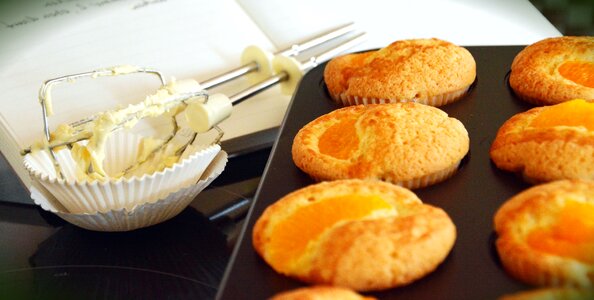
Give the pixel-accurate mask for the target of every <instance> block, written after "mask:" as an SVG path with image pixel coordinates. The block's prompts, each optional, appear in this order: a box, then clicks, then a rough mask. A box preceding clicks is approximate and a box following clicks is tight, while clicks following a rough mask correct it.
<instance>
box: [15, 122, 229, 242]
mask: <svg viewBox="0 0 594 300" xmlns="http://www.w3.org/2000/svg"><path fill="white" fill-rule="evenodd" d="M140 139H141V138H140V137H138V136H135V135H133V134H130V133H126V132H121V133H118V134H116V135H114V136H113V137H112V138H110V139H109V140H108V141H107V144H106V159H105V169H106V170H111V172H115V173H117V172H119V171H121V170H124V169H125V168H126V167H128V166H130V165H131V164H132V163H133V162H134V160H135V158H136V155H137V151H138V150H137V148H138V147H137V145H138V143H139V141H140ZM187 150H190V151H186V153H184V154H183V155H182V157H180V161H179V162H178V163H176V164H174V165H173V166H171V167H169V168H166V169H164V170H162V171H159V172H155V173H153V174H145V175H143V176H142V177H132V178H129V179H126V178H119V179H110V180H107V181H96V180H95V181H77V180H76V179H75V169H76V166H75V164H76V162H75V161H74V160H73V159H72V156H71V153H70V150H69V149H63V150H60V151H57V152H56V159H57V161H58V162H59V163H60V166H61V167H62V172H63V174H64V179H58V177H57V176H56V170H55V168H54V166H53V163H52V160H51V159H50V156H49V152H48V151H37V152H34V153H32V154H28V155H27V156H25V160H24V163H25V167H26V169H27V170H28V172H29V174H30V175H31V176H32V178H33V179H34V183H35V184H34V189H33V192H32V198H33V199H34V200H35V202H36V203H37V204H39V205H41V206H42V208H44V209H45V210H49V211H52V212H54V213H57V214H58V215H59V216H60V217H62V218H63V219H65V220H66V221H68V222H71V223H74V224H75V225H78V226H81V227H83V228H87V229H92V230H101V231H122V230H132V229H136V228H141V227H146V226H149V225H153V224H156V223H159V222H162V221H165V220H167V219H169V218H172V217H174V216H175V215H177V214H178V213H179V212H181V211H182V210H183V209H184V208H185V207H186V206H187V205H188V204H189V203H190V202H191V201H192V200H193V199H194V197H195V196H196V195H197V194H198V193H199V192H200V191H201V190H202V189H204V188H205V187H206V186H207V185H208V184H209V183H210V182H212V180H214V179H215V178H216V177H217V176H218V175H219V174H220V173H221V172H222V171H223V169H224V166H225V164H226V161H227V155H226V153H225V152H224V151H221V148H220V146H219V145H218V144H213V145H205V146H191V147H189V148H188V149H187Z"/></svg>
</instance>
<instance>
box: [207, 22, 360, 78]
mask: <svg viewBox="0 0 594 300" xmlns="http://www.w3.org/2000/svg"><path fill="white" fill-rule="evenodd" d="M354 29H355V28H354V23H349V24H347V25H345V26H343V27H340V28H338V29H335V30H333V31H331V32H328V33H324V34H322V35H319V36H317V37H315V38H313V39H311V40H309V41H306V42H303V43H301V44H295V45H292V46H291V47H289V48H287V49H284V50H281V51H280V52H277V53H275V55H279V54H280V55H286V56H294V55H298V54H299V53H301V52H302V51H305V50H307V49H310V48H313V47H315V46H318V45H321V44H323V43H325V42H327V41H329V40H331V39H334V38H337V37H339V36H341V35H343V34H345V33H347V32H350V31H353V30H354ZM258 68H259V66H258V64H256V63H255V62H252V63H249V64H246V65H243V66H240V67H238V68H236V69H233V70H231V71H228V72H225V73H223V74H220V75H217V76H215V77H213V78H210V79H207V80H206V81H204V82H201V83H200V85H201V86H202V87H203V88H204V89H209V88H212V87H215V86H218V85H221V84H223V83H225V82H228V81H231V80H233V79H235V78H238V77H240V76H243V75H245V74H247V73H250V72H253V71H256V70H258Z"/></svg>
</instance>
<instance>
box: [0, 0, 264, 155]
mask: <svg viewBox="0 0 594 300" xmlns="http://www.w3.org/2000/svg"><path fill="white" fill-rule="evenodd" d="M42 2H43V1H42ZM58 2H60V3H61V4H60V5H51V6H46V7H43V6H42V7H37V8H36V10H28V11H26V12H25V13H26V14H24V15H20V16H16V17H12V19H10V20H9V19H3V20H0V21H2V24H0V26H2V25H4V27H3V29H2V40H10V37H9V38H7V36H12V38H13V40H14V44H15V45H19V47H18V49H17V48H14V47H12V48H10V47H8V49H9V50H11V51H7V50H4V49H3V51H2V55H1V56H0V93H1V96H2V98H3V100H2V103H3V104H2V106H1V107H0V116H1V117H2V121H3V122H5V124H4V125H5V126H7V127H8V130H9V132H10V134H11V135H13V136H14V137H15V138H16V142H17V143H18V145H19V146H20V147H21V148H24V147H26V146H28V145H30V144H31V143H32V142H33V141H34V140H36V139H39V138H41V137H42V128H43V127H42V117H41V115H42V114H41V109H40V105H39V103H38V100H37V99H38V90H39V87H40V86H41V83H42V82H43V81H44V80H46V79H50V78H54V77H58V76H62V75H66V74H73V73H79V72H85V71H90V70H94V69H98V68H104V67H110V66H115V65H121V64H130V65H136V66H143V67H150V68H154V69H157V70H159V71H162V72H163V74H165V75H166V76H167V77H170V76H173V77H176V78H178V79H184V78H194V79H196V80H198V81H203V80H206V79H208V78H210V77H212V76H213V75H216V74H219V73H221V72H223V71H226V70H228V69H231V68H234V67H237V66H239V63H240V62H239V57H240V55H241V52H242V51H243V49H244V48H245V47H246V46H248V45H250V44H256V45H260V46H261V47H263V48H265V49H271V50H273V49H272V48H273V46H272V44H271V43H270V42H269V41H268V39H267V38H266V36H264V35H263V34H262V33H261V32H260V30H259V28H258V27H257V26H256V24H254V23H253V22H252V20H251V19H250V18H249V17H248V16H247V15H246V14H245V13H244V12H243V11H242V10H241V8H240V7H239V6H238V5H237V4H236V3H235V1H232V0H223V1H206V0H201V1H197V0H160V1H154V0H152V1H144V0H127V1H126V0H120V1H105V0H97V1H56V0H46V1H45V2H44V3H46V4H48V3H58ZM91 3H96V4H97V5H95V6H93V5H92V4H91ZM101 3H102V4H101ZM99 4H101V5H99ZM82 5H85V7H86V9H85V10H82V11H81V10H80V7H81V6H82ZM57 10H70V11H72V13H70V14H65V15H63V16H60V17H56V18H50V19H43V17H42V16H43V15H44V14H51V13H53V12H55V11H57ZM74 11H76V12H74ZM33 18H37V19H38V21H34V22H30V23H29V24H24V25H18V26H13V27H10V26H8V25H7V24H16V23H18V22H19V20H21V21H22V20H27V19H29V20H32V19H33ZM25 33H26V34H33V35H34V38H28V39H27V38H23V39H18V38H16V37H18V36H19V35H21V36H22V35H25ZM25 46H26V47H25ZM107 87H109V88H107ZM157 87H158V81H157V80H156V79H155V78H151V77H150V76H148V75H144V74H138V75H127V76H122V77H118V78H101V79H97V80H91V79H89V80H80V81H79V82H76V83H72V84H71V83H68V84H63V85H60V86H57V87H56V88H54V89H53V94H52V98H53V102H54V108H55V115H54V116H52V117H51V118H50V123H51V124H58V123H63V122H71V121H75V120H78V119H81V118H83V117H86V116H89V115H92V114H94V113H97V112H99V111H103V110H107V109H111V108H114V107H117V106H118V105H122V104H128V103H137V102H139V101H141V100H142V99H144V96H145V95H147V94H151V93H153V92H154V91H155V90H156V88H157ZM246 103H249V101H246ZM263 111H264V112H265V111H266V109H264V110H263ZM264 112H263V113H264ZM238 127H240V126H238ZM240 129H242V128H240Z"/></svg>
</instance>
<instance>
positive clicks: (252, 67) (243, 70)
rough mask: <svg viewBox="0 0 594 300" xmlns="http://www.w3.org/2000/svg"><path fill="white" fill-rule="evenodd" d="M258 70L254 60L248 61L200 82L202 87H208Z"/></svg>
mask: <svg viewBox="0 0 594 300" xmlns="http://www.w3.org/2000/svg"><path fill="white" fill-rule="evenodd" d="M256 70H258V64H257V63H255V62H252V63H249V64H247V65H243V66H241V67H239V68H236V69H233V70H231V71H229V72H226V73H223V74H221V75H219V76H216V77H213V78H211V79H208V80H206V81H204V82H201V83H200V86H202V88H203V89H209V88H211V87H214V86H217V85H220V84H223V83H225V82H227V81H231V80H233V79H235V78H238V77H241V76H243V75H245V74H247V73H249V72H252V71H256Z"/></svg>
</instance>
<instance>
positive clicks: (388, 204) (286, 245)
mask: <svg viewBox="0 0 594 300" xmlns="http://www.w3.org/2000/svg"><path fill="white" fill-rule="evenodd" d="M455 237H456V232H455V226H454V224H453V223H452V221H451V219H450V218H449V216H448V215H447V214H446V213H445V212H444V211H443V210H441V209H439V208H436V207H433V206H430V205H426V204H423V203H422V202H421V201H420V200H419V199H418V198H417V196H416V195H415V194H414V193H412V192H411V191H409V190H407V189H405V188H402V187H399V186H396V185H392V184H389V183H385V182H381V181H365V180H354V179H353V180H337V181H331V182H323V183H319V184H315V185H311V186H308V187H305V188H302V189H300V190H297V191H295V192H292V193H290V194H288V195H286V196H285V197H283V198H281V199H280V200H278V201H277V202H275V203H274V204H272V205H271V206H269V207H268V208H267V209H266V210H265V211H264V213H263V214H262V215H261V216H260V218H259V219H258V220H257V222H256V224H255V226H254V230H253V235H252V241H253V245H254V248H255V249H256V251H257V252H258V253H259V254H260V255H261V256H262V258H264V260H265V261H266V262H267V263H268V264H269V265H270V266H271V267H272V268H273V269H274V270H276V271H277V272H279V273H281V274H285V275H288V276H291V277H294V278H297V279H300V280H303V281H305V282H310V283H315V284H329V285H337V286H343V287H348V288H351V289H354V290H358V291H369V290H381V289H387V288H391V287H395V286H400V285H404V284H408V283H410V282H412V281H414V280H416V279H419V278H420V277H422V276H424V275H426V274H427V273H429V272H431V271H433V270H434V269H435V268H436V267H437V266H438V265H439V264H440V263H441V262H442V261H443V260H444V259H445V257H446V256H447V254H448V253H449V251H450V250H451V248H452V246H453V243H454V241H455Z"/></svg>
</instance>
